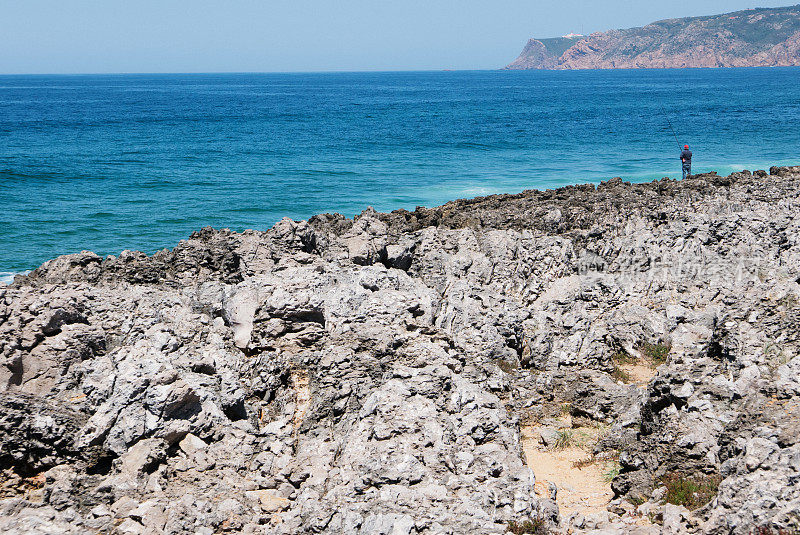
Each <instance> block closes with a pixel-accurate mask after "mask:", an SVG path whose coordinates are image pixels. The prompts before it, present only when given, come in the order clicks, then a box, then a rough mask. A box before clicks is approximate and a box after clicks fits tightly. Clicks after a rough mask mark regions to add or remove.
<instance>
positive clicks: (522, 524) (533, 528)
mask: <svg viewBox="0 0 800 535" xmlns="http://www.w3.org/2000/svg"><path fill="white" fill-rule="evenodd" d="M506 532H507V533H513V534H514V535H525V534H533V535H547V532H548V529H547V524H545V521H544V520H542V519H541V518H533V519H527V520H520V521H519V522H517V521H514V520H509V522H508V526H506Z"/></svg>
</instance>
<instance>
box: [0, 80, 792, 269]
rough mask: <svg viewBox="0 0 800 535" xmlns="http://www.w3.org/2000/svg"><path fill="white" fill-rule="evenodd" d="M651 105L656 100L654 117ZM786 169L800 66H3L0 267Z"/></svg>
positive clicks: (0, 96) (0, 92) (24, 266)
mask: <svg viewBox="0 0 800 535" xmlns="http://www.w3.org/2000/svg"><path fill="white" fill-rule="evenodd" d="M662 107H663V110H662ZM665 113H666V115H667V116H669V118H670V119H671V121H672V123H673V125H674V127H675V130H677V133H678V137H679V138H680V143H681V144H683V143H684V142H686V143H689V144H690V145H691V146H692V148H693V150H694V153H695V172H701V171H709V170H715V171H718V172H719V173H720V174H722V173H728V172H730V171H732V170H740V169H743V168H749V169H751V170H753V169H757V168H764V167H767V166H769V165H776V164H788V163H800V128H799V127H798V126H799V125H800V69H797V68H785V69H784V68H780V69H720V70H653V71H585V72H545V71H541V72H540V71H482V72H402V73H326V74H191V75H181V74H174V75H102V76H101V75H96V76H95V75H86V76H0V201H1V202H2V210H0V229H2V232H0V278H2V279H8V277H9V275H10V274H11V273H13V272H19V271H24V270H28V269H32V268H34V267H36V266H37V265H39V264H40V263H41V262H43V261H45V260H47V259H49V258H52V257H54V256H57V255H59V254H64V253H72V252H77V251H80V250H83V249H89V250H93V251H95V252H97V253H100V254H116V253H119V252H120V251H121V250H123V249H138V250H143V251H146V252H148V253H152V252H153V251H155V250H158V249H160V248H164V247H171V246H174V245H175V244H176V243H177V241H178V240H180V239H182V238H185V237H187V236H188V235H189V234H190V233H191V232H192V231H194V230H197V229H199V228H201V227H203V226H206V225H212V226H214V227H218V228H220V227H229V228H232V229H236V230H241V229H245V228H255V229H267V228H269V227H270V226H272V225H273V224H274V223H275V222H276V221H277V220H279V219H280V218H281V217H283V216H289V217H292V218H295V219H300V218H307V217H309V216H311V215H313V214H315V213H320V212H340V213H343V214H345V215H348V216H352V215H354V214H356V213H358V212H360V211H361V210H363V209H364V208H366V207H367V206H373V207H375V208H376V209H378V210H392V209H396V208H408V209H413V208H414V207H416V206H418V205H425V206H433V205H438V204H441V203H444V202H446V201H448V200H452V199H455V198H460V197H473V196H477V195H485V194H490V193H497V192H519V191H522V190H525V189H531V188H538V189H545V188H553V187H557V186H562V185H565V184H574V183H582V182H598V181H600V180H602V179H607V178H610V177H613V176H621V177H623V178H624V179H626V180H633V181H644V180H650V179H654V178H660V177H663V176H671V177H673V178H675V177H679V176H680V162H679V160H678V149H677V146H676V141H675V139H674V138H673V135H672V132H671V131H670V128H669V125H668V123H667V120H666V117H665Z"/></svg>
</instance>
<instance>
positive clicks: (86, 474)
mask: <svg viewBox="0 0 800 535" xmlns="http://www.w3.org/2000/svg"><path fill="white" fill-rule="evenodd" d="M798 195H800V168H773V169H772V170H771V174H770V175H769V176H766V173H758V174H757V175H756V176H754V175H753V174H751V173H749V172H742V173H735V174H733V175H731V176H729V177H719V176H716V175H714V174H710V175H703V176H698V177H693V178H690V179H687V180H685V181H682V182H675V181H670V180H666V179H665V180H662V181H657V182H653V183H650V184H637V185H631V184H627V183H623V182H622V181H620V180H619V179H615V180H611V181H609V182H606V183H603V184H602V185H600V186H599V187H597V188H595V187H594V186H591V185H588V186H575V187H568V188H563V189H559V190H555V191H546V192H533V191H532V192H525V193H523V194H520V195H499V196H492V197H487V198H481V199H473V200H462V201H455V202H452V203H448V204H446V205H444V206H441V207H438V208H433V209H424V208H420V209H417V210H416V211H414V212H407V211H397V212H393V213H391V214H381V213H376V212H374V211H372V210H367V211H365V212H364V213H362V214H361V215H360V216H359V217H357V218H355V219H354V220H348V219H345V218H344V217H342V216H339V215H321V216H316V217H314V218H312V219H311V220H310V221H308V222H294V221H290V220H288V219H285V220H283V221H281V222H279V223H278V224H276V225H275V227H273V228H272V229H271V230H269V231H267V232H255V231H246V232H243V233H234V232H230V231H226V230H223V231H215V230H211V229H203V230H202V231H200V232H197V233H195V234H193V235H192V236H191V238H189V239H188V240H186V241H183V242H181V243H180V244H179V245H178V246H177V247H176V248H175V249H173V250H171V251H162V252H160V253H157V254H155V255H153V256H150V257H148V256H146V255H143V254H141V253H132V252H124V253H122V254H121V255H119V256H117V257H108V258H100V257H98V256H96V255H94V254H92V253H88V252H84V253H80V254H75V255H69V256H64V257H60V258H57V259H54V260H52V261H50V262H47V263H45V264H44V265H42V266H41V267H40V268H39V269H37V270H35V271H34V272H32V273H31V274H30V275H29V276H27V277H19V278H17V280H16V281H15V283H14V284H13V285H11V286H9V287H3V288H0V359H2V366H0V404H2V409H3V411H2V412H3V414H2V415H0V461H2V469H3V470H4V472H2V473H3V474H5V475H4V476H3V477H4V479H5V481H4V484H3V485H2V487H0V490H2V493H0V497H1V498H2V499H0V529H1V530H3V531H4V532H9V533H56V532H58V533H61V532H63V533H96V532H98V531H100V532H115V533H209V534H210V533H217V532H226V531H229V532H244V533H276V534H280V533H363V534H367V533H369V534H373V533H384V534H390V533H391V534H412V533H430V534H434V533H453V534H455V533H503V532H505V530H506V528H507V525H508V524H507V523H508V522H509V521H516V522H522V521H524V520H525V519H530V518H539V519H542V520H543V521H544V522H546V523H547V525H549V526H550V529H552V530H554V531H558V530H566V529H568V528H569V529H573V530H574V532H579V531H581V530H591V529H601V530H605V531H604V532H608V533H628V532H630V533H636V532H642V533H649V532H652V533H656V532H658V530H661V529H663V530H667V532H669V530H672V532H676V533H680V532H683V531H689V530H693V531H698V532H703V533H742V534H743V533H749V532H751V531H753V530H754V529H755V528H757V527H762V526H769V527H772V528H775V529H778V528H789V527H792V526H795V525H797V522H799V521H800V520H798V517H799V516H800V445H799V444H798V436H800V398H799V397H798V396H800V375H799V374H800V359H798V358H797V354H798V337H800V334H798V333H799V332H800V330H798V329H799V328H800V325H799V324H798V323H799V322H800V306H798V299H799V298H800V285H798V279H800V269H799V268H798V266H800V238H798V235H799V234H798V230H800V229H798V227H800V223H799V222H798V216H799V215H800V200H799V199H798ZM621 356H624V357H625V358H626V359H628V360H637V359H639V360H642V361H646V362H648V363H650V364H652V365H653V367H655V368H656V371H655V376H654V377H653V378H652V379H651V380H650V381H649V383H647V384H645V385H642V384H635V383H634V382H633V381H626V380H624V376H620V375H619V374H618V370H616V369H615V368H616V364H615V362H617V360H618V359H620V358H622V357H621ZM627 382H630V383H631V384H626V383H627ZM564 411H566V412H568V413H569V416H570V417H571V420H572V421H574V422H576V424H575V425H579V424H580V425H596V426H598V428H600V427H602V429H604V430H605V432H604V433H603V438H602V440H600V441H599V443H598V444H597V446H596V448H597V451H598V453H608V452H616V453H617V454H618V456H619V463H620V471H619V475H617V476H616V477H615V479H614V481H613V483H612V487H613V489H614V491H615V494H616V497H617V499H616V500H615V501H614V502H612V504H611V507H610V508H609V514H608V515H607V516H606V517H605V518H601V519H596V518H595V519H589V520H587V519H585V518H583V517H580V515H577V516H576V515H572V516H571V517H570V518H564V517H563V516H560V515H559V511H558V508H557V505H556V503H555V501H554V499H552V498H553V497H552V496H549V495H544V496H543V495H541V493H539V494H537V493H536V492H535V489H534V486H535V472H536V466H527V465H526V464H525V461H524V460H523V459H524V456H523V448H522V444H521V439H520V426H519V422H520V420H525V421H530V422H536V421H541V420H543V419H546V418H552V417H553V416H554V415H556V414H557V413H559V412H564ZM669 477H686V478H707V479H709V480H713V481H715V482H718V483H719V486H718V491H717V492H716V495H715V496H714V497H713V499H711V501H710V502H709V503H707V504H701V506H700V507H699V508H696V509H695V510H693V511H689V510H687V509H683V508H679V507H677V506H674V505H669V504H667V505H664V504H663V499H664V496H665V489H664V488H663V482H665V481H667V480H668V479H669ZM555 492H557V489H556V490H548V493H547V494H551V493H552V494H553V495H555ZM637 514H638V517H639V518H638V519H637ZM578 517H580V518H578ZM643 517H647V518H648V519H653V520H655V521H657V522H660V523H661V524H663V526H647V525H640V524H642V522H639V520H641V518H643ZM570 526H571V527H570Z"/></svg>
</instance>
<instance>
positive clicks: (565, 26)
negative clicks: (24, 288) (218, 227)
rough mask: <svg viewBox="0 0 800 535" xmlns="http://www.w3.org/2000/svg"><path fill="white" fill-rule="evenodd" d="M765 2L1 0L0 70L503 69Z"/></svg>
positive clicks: (765, 4)
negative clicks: (609, 33) (529, 46)
mask: <svg viewBox="0 0 800 535" xmlns="http://www.w3.org/2000/svg"><path fill="white" fill-rule="evenodd" d="M797 1H798V0H794V1H790V2H770V1H768V0H669V1H653V0H556V1H552V0H548V1H544V0H527V1H524V0H484V1H474V0H404V1H387V0H214V1H212V0H192V1H188V0H24V1H20V0H0V73H2V74H22V73H119V72H147V73H156V72H286V71H382V70H436V69H495V68H499V67H502V66H504V65H505V64H507V63H510V62H511V61H512V60H513V59H514V58H515V57H516V56H517V55H518V54H519V52H520V51H521V50H522V47H523V46H524V45H525V42H526V41H527V40H528V39H529V38H530V37H540V38H544V37H557V36H560V35H564V34H567V33H571V32H575V33H584V34H587V33H592V32H595V31H605V30H609V29H613V28H627V27H632V26H641V25H644V24H647V23H649V22H653V21H655V20H660V19H665V18H676V17H684V16H696V15H711V14H716V13H724V12H728V11H736V10H739V9H748V8H753V7H777V6H788V5H793V4H795V3H797Z"/></svg>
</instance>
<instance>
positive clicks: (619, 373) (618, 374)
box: [611, 364, 631, 384]
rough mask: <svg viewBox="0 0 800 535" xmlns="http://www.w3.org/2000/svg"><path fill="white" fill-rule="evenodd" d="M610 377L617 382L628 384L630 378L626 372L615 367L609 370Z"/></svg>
mask: <svg viewBox="0 0 800 535" xmlns="http://www.w3.org/2000/svg"><path fill="white" fill-rule="evenodd" d="M611 377H613V378H614V379H615V380H617V381H622V382H623V383H626V384H627V383H630V382H631V376H630V375H628V372H626V371H625V370H623V369H622V368H620V367H619V366H617V365H616V364H615V365H614V368H613V369H612V370H611Z"/></svg>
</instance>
